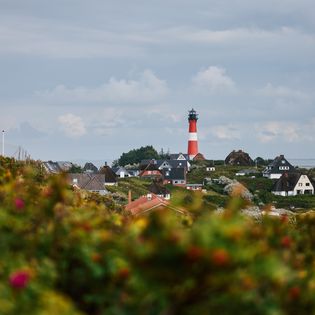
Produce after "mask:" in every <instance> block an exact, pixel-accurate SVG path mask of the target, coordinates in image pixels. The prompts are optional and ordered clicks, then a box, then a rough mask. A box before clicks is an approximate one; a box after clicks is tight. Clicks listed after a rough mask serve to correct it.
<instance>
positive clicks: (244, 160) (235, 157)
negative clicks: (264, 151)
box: [224, 150, 254, 166]
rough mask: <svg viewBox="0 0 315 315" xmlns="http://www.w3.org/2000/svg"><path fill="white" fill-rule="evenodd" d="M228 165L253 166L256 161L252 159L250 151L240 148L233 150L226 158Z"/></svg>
mask: <svg viewBox="0 0 315 315" xmlns="http://www.w3.org/2000/svg"><path fill="white" fill-rule="evenodd" d="M224 162H225V164H226V165H234V166H251V165H253V164H254V161H253V160H252V159H251V157H250V156H249V154H248V153H246V152H244V151H242V150H238V151H235V150H233V151H232V152H231V153H230V154H229V155H228V156H227V157H226V158H225V161H224Z"/></svg>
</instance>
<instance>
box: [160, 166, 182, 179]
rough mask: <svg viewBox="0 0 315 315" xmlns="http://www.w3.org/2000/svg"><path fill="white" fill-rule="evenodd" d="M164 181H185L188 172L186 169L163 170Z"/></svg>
mask: <svg viewBox="0 0 315 315" xmlns="http://www.w3.org/2000/svg"><path fill="white" fill-rule="evenodd" d="M162 172H163V177H164V179H167V180H185V179H186V178H185V174H186V170H185V169H184V168H172V169H170V170H165V169H164V170H162Z"/></svg>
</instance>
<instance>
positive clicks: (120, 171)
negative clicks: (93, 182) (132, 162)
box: [112, 166, 131, 178]
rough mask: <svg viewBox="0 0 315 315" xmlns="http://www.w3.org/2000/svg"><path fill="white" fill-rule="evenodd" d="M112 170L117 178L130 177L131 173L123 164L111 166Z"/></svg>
mask: <svg viewBox="0 0 315 315" xmlns="http://www.w3.org/2000/svg"><path fill="white" fill-rule="evenodd" d="M112 170H113V172H114V173H115V174H116V176H117V177H119V178H125V177H131V174H130V173H129V172H128V171H127V170H126V169H125V168H124V167H123V166H116V167H113V168H112Z"/></svg>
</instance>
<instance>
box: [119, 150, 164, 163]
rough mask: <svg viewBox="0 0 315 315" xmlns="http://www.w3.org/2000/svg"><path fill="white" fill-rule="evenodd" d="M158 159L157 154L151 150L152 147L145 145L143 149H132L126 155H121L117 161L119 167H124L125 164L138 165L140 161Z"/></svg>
mask: <svg viewBox="0 0 315 315" xmlns="http://www.w3.org/2000/svg"><path fill="white" fill-rule="evenodd" d="M158 158H159V154H158V153H157V151H156V150H155V149H154V148H153V146H152V145H147V146H145V147H141V148H139V149H133V150H130V151H129V152H127V153H123V154H122V155H121V156H120V158H119V159H118V164H119V165H121V166H125V165H127V164H137V163H140V162H141V160H146V159H158Z"/></svg>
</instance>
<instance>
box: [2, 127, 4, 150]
mask: <svg viewBox="0 0 315 315" xmlns="http://www.w3.org/2000/svg"><path fill="white" fill-rule="evenodd" d="M2 156H4V130H2Z"/></svg>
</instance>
